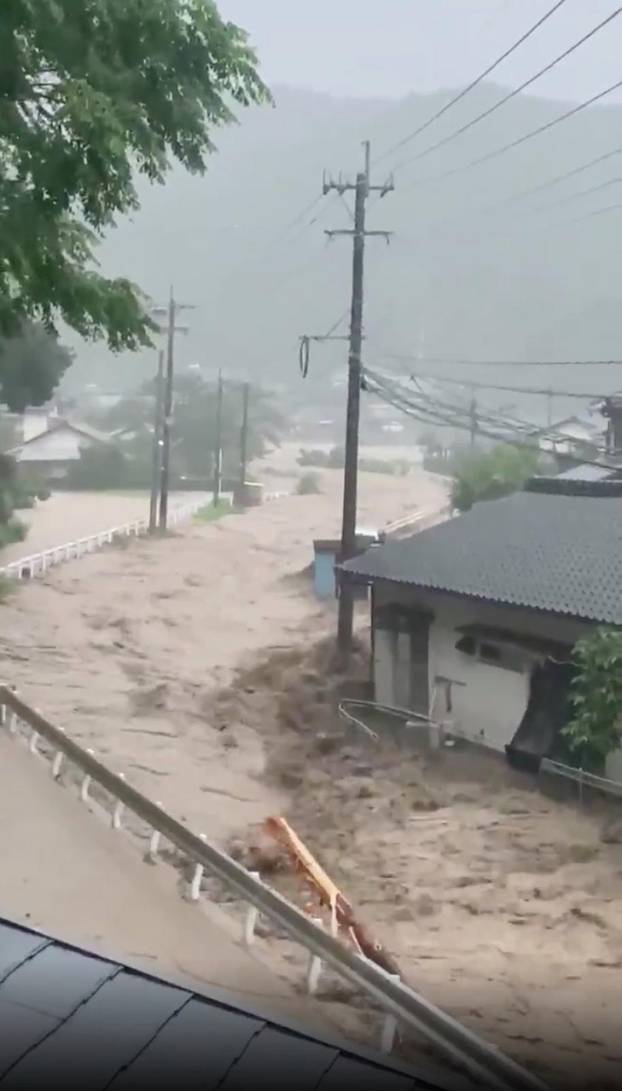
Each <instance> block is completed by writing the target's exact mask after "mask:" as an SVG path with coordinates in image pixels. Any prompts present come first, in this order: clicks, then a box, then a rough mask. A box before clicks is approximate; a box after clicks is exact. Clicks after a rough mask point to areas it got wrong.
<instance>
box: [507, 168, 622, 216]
mask: <svg viewBox="0 0 622 1091" xmlns="http://www.w3.org/2000/svg"><path fill="white" fill-rule="evenodd" d="M620 182H622V177H620V176H619V175H618V176H617V177H616V178H608V179H607V181H606V182H599V184H598V185H597V186H590V187H589V189H580V190H578V192H577V193H569V194H568V195H567V196H566V197H562V198H560V200H558V201H545V202H544V204H541V205H535V206H534V207H533V208H528V209H526V210H525V213H524V214H525V215H527V216H530V215H532V214H533V213H534V212H549V211H550V210H551V209H552V208H561V207H562V206H563V205H567V204H569V203H570V202H571V201H578V200H579V199H580V198H581V197H589V196H591V195H592V194H593V193H600V192H601V191H602V190H603V189H609V187H610V186H616V185H619V184H620ZM569 222H570V223H572V222H573V221H572V220H570V221H569Z"/></svg>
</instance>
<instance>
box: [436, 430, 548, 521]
mask: <svg viewBox="0 0 622 1091" xmlns="http://www.w3.org/2000/svg"><path fill="white" fill-rule="evenodd" d="M539 459H540V454H539V451H538V449H537V448H529V447H510V446H508V445H506V444H501V445H500V446H498V447H495V448H494V449H493V450H492V451H488V452H485V453H482V452H473V453H471V452H466V453H463V454H462V456H461V457H460V458H457V459H456V463H455V465H454V467H453V475H454V481H453V485H452V494H451V495H452V504H453V506H454V508H457V509H458V511H463V512H464V511H469V510H470V509H471V508H472V507H473V505H474V504H476V503H477V502H478V501H480V500H496V499H498V498H499V497H501V496H509V494H510V493H513V492H516V491H517V490H518V489H521V488H522V487H523V485H524V484H525V482H526V481H527V479H528V478H529V477H532V476H533V474H535V473H536V472H537V470H538V464H539Z"/></svg>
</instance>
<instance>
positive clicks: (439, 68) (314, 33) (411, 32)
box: [218, 0, 622, 101]
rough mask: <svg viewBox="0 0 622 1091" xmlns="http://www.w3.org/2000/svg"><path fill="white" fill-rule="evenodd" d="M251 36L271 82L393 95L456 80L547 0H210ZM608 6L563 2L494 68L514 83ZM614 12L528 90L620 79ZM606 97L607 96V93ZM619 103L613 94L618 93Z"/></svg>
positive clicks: (592, 89)
mask: <svg viewBox="0 0 622 1091" xmlns="http://www.w3.org/2000/svg"><path fill="white" fill-rule="evenodd" d="M218 4H219V8H220V11H221V13H222V15H223V16H224V17H225V18H227V19H231V20H232V21H233V22H236V23H238V24H239V25H240V26H243V27H244V28H245V29H246V30H247V31H248V32H249V34H250V35H251V38H252V40H253V43H254V44H255V46H256V48H257V50H258V52H259V55H260V59H261V63H262V73H263V76H264V78H265V79H266V80H267V82H268V83H270V84H271V85H274V84H283V83H285V84H290V85H292V86H296V87H305V88H312V89H314V90H318V91H324V92H328V93H330V94H334V95H352V96H356V97H362V96H366V97H388V96H390V97H401V96H403V95H407V94H408V93H409V92H411V91H419V92H421V91H423V92H430V91H435V90H438V89H439V88H447V87H455V86H459V85H461V84H464V83H465V82H467V81H468V80H470V79H471V78H473V76H475V75H476V74H477V73H478V72H479V71H480V70H481V69H482V68H485V67H486V66H487V64H489V63H490V62H491V61H492V60H493V59H494V58H495V57H496V56H497V55H498V54H499V53H502V52H503V50H504V49H505V48H507V47H508V46H509V45H510V44H511V43H512V42H513V41H514V40H515V39H516V38H517V37H519V36H520V35H521V33H523V32H524V31H525V30H526V29H527V27H528V26H530V25H531V24H532V23H533V22H535V21H536V19H538V18H539V17H540V16H541V15H542V14H543V13H544V12H545V11H547V10H548V9H549V8H550V7H552V5H553V0H312V2H310V3H309V2H307V0H218ZM617 6H618V5H617V4H616V3H615V2H614V0H567V2H566V4H565V5H564V6H563V7H562V8H561V9H560V11H559V12H557V13H556V14H555V15H554V16H553V17H552V18H551V19H550V21H549V22H548V23H546V24H545V25H544V26H543V27H542V29H541V30H540V31H538V33H537V34H536V35H534V37H533V38H532V39H531V40H530V41H529V42H528V43H527V44H526V45H525V46H524V47H523V48H522V49H520V50H519V51H518V52H517V53H516V54H515V55H514V56H513V57H512V58H510V59H509V60H508V61H506V62H505V63H504V65H503V66H502V67H501V68H499V69H498V71H497V73H496V74H495V77H496V79H497V80H498V82H500V83H504V84H508V85H513V84H517V83H520V82H522V80H523V79H525V78H526V77H527V76H529V75H530V74H531V73H532V72H534V71H536V70H537V69H538V68H541V67H543V66H544V65H545V64H546V63H548V61H550V60H551V59H552V58H553V57H554V56H555V55H556V54H557V53H560V52H561V51H562V50H563V49H564V48H565V47H566V46H568V45H570V44H571V43H572V42H573V41H575V40H576V39H577V38H579V37H581V36H582V34H584V33H585V32H586V31H587V30H589V29H590V28H591V27H592V26H594V25H595V24H596V23H598V22H600V20H601V19H603V18H605V17H606V16H607V15H608V14H609V13H610V12H612V11H613V10H614V9H615V8H616V7H617ZM621 57H622V16H620V17H619V18H618V19H616V20H615V21H614V22H613V24H610V25H609V26H608V27H606V28H605V29H604V30H603V31H601V32H600V34H598V35H597V36H596V37H595V38H594V39H593V40H592V41H591V42H589V43H587V44H586V45H585V46H584V47H582V48H581V49H580V50H578V52H577V53H576V54H575V56H573V57H571V58H570V59H569V60H568V61H565V62H563V63H562V64H560V65H559V66H558V68H557V69H556V70H555V71H554V72H553V73H551V74H550V75H547V76H545V77H543V78H542V80H541V81H539V82H538V83H537V84H536V86H535V87H534V90H533V93H534V94H541V95H545V96H547V97H550V98H571V99H581V98H588V97H590V96H591V95H592V94H595V93H597V92H598V91H600V90H601V89H603V88H604V87H606V86H607V85H608V84H611V83H614V82H615V81H616V80H617V79H620V78H621V77H622V70H621V69H622V65H621V63H620V58H621ZM612 97H613V96H612ZM618 101H622V96H618Z"/></svg>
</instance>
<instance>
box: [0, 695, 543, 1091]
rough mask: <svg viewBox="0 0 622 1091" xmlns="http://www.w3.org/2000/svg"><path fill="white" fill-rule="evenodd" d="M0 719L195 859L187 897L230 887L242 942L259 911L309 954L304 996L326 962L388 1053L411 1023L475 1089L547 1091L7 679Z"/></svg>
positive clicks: (85, 788)
mask: <svg viewBox="0 0 622 1091" xmlns="http://www.w3.org/2000/svg"><path fill="white" fill-rule="evenodd" d="M0 724H1V725H3V726H4V728H5V729H6V730H8V732H9V734H10V735H12V736H19V735H21V734H22V733H23V728H25V729H26V732H27V735H28V749H29V751H30V753H31V754H33V755H35V756H38V757H48V758H50V759H51V773H52V776H53V777H54V778H55V779H56V780H57V779H58V778H59V776H60V774H61V768H62V766H63V764H64V763H71V764H72V765H73V766H75V767H77V769H78V771H79V776H78V779H79V782H80V789H79V791H80V798H81V800H82V802H83V803H86V804H88V803H89V790H90V788H91V785H92V784H97V785H99V787H100V788H101V789H103V790H104V791H105V793H106V795H107V797H108V798H109V799H111V810H110V825H111V828H112V830H114V831H119V830H121V829H122V827H123V816H124V812H125V811H126V810H127V811H131V812H133V814H134V815H135V816H137V817H138V818H139V819H140V820H141V822H143V823H144V824H145V825H146V827H147V831H148V837H149V852H148V856H149V858H150V859H152V860H154V859H156V858H157V854H158V852H159V850H160V847H161V841H162V839H163V838H166V840H167V841H168V842H169V843H170V844H172V845H173V846H174V847H175V848H176V849H177V850H178V851H179V852H181V853H182V855H183V856H184V857H185V858H186V859H187V860H188V861H189V862H190V863H191V865H192V871H191V878H190V882H189V886H188V891H187V896H188V897H189V898H190V899H191V900H192V901H195V902H196V901H198V900H199V898H200V896H201V883H202V879H203V875H204V873H205V872H208V873H211V874H212V875H213V876H215V877H216V878H217V879H219V880H220V881H221V882H223V883H225V884H226V885H227V886H228V887H229V888H230V889H231V890H232V891H234V892H235V893H236V894H237V895H238V897H239V898H240V899H241V900H243V901H244V902H246V903H247V906H248V909H247V912H246V915H245V919H244V924H243V940H244V942H245V943H246V944H247V945H250V944H252V943H254V942H256V934H255V926H256V923H257V919H258V916H259V914H261V915H262V916H263V917H264V918H266V919H268V920H270V921H271V922H272V924H274V925H276V926H277V927H278V928H279V929H282V930H284V931H285V933H286V934H287V936H288V937H289V938H290V939H291V940H293V941H294V942H296V943H298V944H301V945H302V946H303V947H304V948H305V949H306V951H307V953H308V961H307V969H306V978H305V987H306V991H307V993H308V994H309V995H313V994H315V993H316V991H317V987H318V979H319V977H320V974H321V972H322V970H323V968H324V967H326V966H328V967H330V969H331V970H332V971H333V972H336V973H337V974H339V975H340V976H341V977H342V978H345V980H346V981H348V982H349V983H350V985H353V986H355V987H356V988H357V989H359V990H360V991H362V992H364V993H366V994H367V995H368V996H369V997H371V998H372V1000H373V1001H374V1002H375V1004H376V1005H377V1006H379V1007H380V1009H381V1011H383V1012H384V1015H381V1026H380V1028H379V1031H380V1043H381V1047H382V1049H383V1050H384V1051H385V1052H390V1051H391V1050H392V1049H393V1047H394V1045H395V1042H396V1038H397V1036H398V1033H399V1032H400V1031H401V1032H403V1031H405V1030H407V1029H409V1030H411V1031H414V1032H415V1033H416V1035H417V1036H418V1037H419V1038H421V1037H423V1038H424V1039H426V1040H427V1041H428V1042H430V1043H431V1044H432V1045H433V1046H434V1047H435V1050H436V1052H437V1053H438V1054H439V1055H442V1056H444V1057H445V1058H446V1059H448V1060H450V1061H451V1062H452V1063H453V1064H457V1065H459V1066H460V1068H462V1069H463V1070H466V1071H467V1072H468V1073H469V1074H470V1076H471V1078H472V1079H473V1080H474V1081H475V1084H476V1085H477V1086H478V1087H483V1088H494V1089H495V1091H547V1089H546V1086H545V1085H544V1084H543V1083H542V1082H541V1081H540V1080H539V1079H538V1078H537V1077H536V1076H534V1075H533V1074H532V1073H530V1072H527V1071H526V1070H525V1069H523V1068H521V1067H520V1066H519V1065H518V1064H516V1062H515V1061H513V1060H511V1059H510V1058H509V1057H507V1056H506V1055H505V1054H504V1053H502V1052H501V1051H500V1050H499V1049H498V1048H497V1047H496V1046H493V1045H491V1044H490V1043H488V1042H485V1041H484V1040H483V1039H482V1038H479V1037H478V1036H477V1035H476V1034H474V1033H473V1032H472V1031H471V1030H469V1029H468V1028H467V1027H465V1026H463V1025H462V1023H459V1022H458V1021H457V1020H455V1019H453V1018H452V1017H451V1016H449V1015H447V1014H446V1013H445V1012H443V1011H441V1010H440V1008H437V1007H435V1006H434V1005H433V1004H431V1003H430V1002H429V1001H427V1000H426V999H425V998H424V997H423V996H421V995H420V994H419V993H417V992H415V990H414V989H412V988H411V987H410V986H409V985H408V984H406V982H404V981H402V980H400V979H399V978H397V977H395V976H393V975H391V974H388V973H387V972H386V971H385V970H383V969H382V968H381V967H380V966H378V965H376V964H375V963H374V962H370V961H369V960H368V959H367V958H365V957H364V956H362V955H360V954H359V953H358V952H356V951H353V950H351V949H350V948H348V947H346V946H345V945H344V944H343V943H342V941H341V940H340V939H339V938H338V937H337V936H334V935H332V934H331V933H330V930H326V931H325V930H324V929H323V928H322V926H321V922H320V921H319V920H314V919H312V918H310V917H308V916H306V915H305V914H304V913H303V912H301V910H299V909H298V908H297V907H296V906H294V905H292V903H291V902H288V901H287V900H286V899H285V898H284V897H282V895H281V894H279V893H277V891H276V890H273V889H272V888H271V887H270V886H268V885H267V884H266V883H264V882H263V881H262V880H261V877H260V876H259V874H258V873H256V872H249V871H247V870H246V868H244V867H243V866H242V865H241V864H239V863H238V862H237V861H235V860H234V859H233V858H232V857H230V856H228V855H227V854H226V853H224V852H222V851H221V850H220V849H218V848H216V847H215V846H214V845H212V844H210V843H209V841H208V840H207V838H206V836H205V835H204V834H200V835H198V836H197V834H195V833H193V832H192V831H191V830H189V829H188V828H187V827H186V826H184V825H183V824H182V823H181V822H178V821H177V819H175V818H173V816H172V815H170V814H168V813H167V812H166V811H164V810H163V809H162V807H161V806H160V804H158V803H153V802H152V801H151V800H150V799H148V798H147V796H144V795H143V794H142V793H141V792H139V791H138V790H137V789H136V788H133V787H132V786H131V785H130V784H128V782H127V781H126V779H125V777H124V776H123V775H122V774H117V773H113V772H112V771H111V770H110V769H109V768H108V767H107V766H105V765H104V764H103V763H102V762H101V761H100V760H99V759H98V758H96V757H95V756H94V754H93V751H92V750H85V749H83V748H82V747H81V746H80V745H79V743H77V742H76V741H75V740H74V739H72V738H70V737H69V736H68V735H67V734H66V733H65V731H64V730H63V729H62V728H59V727H55V726H54V725H53V724H51V723H50V722H49V720H47V719H46V718H45V717H44V716H43V715H42V714H41V712H40V711H39V710H38V709H34V708H31V707H30V706H29V705H27V704H26V703H25V702H24V701H23V700H22V699H21V698H20V697H18V695H17V692H16V691H15V689H14V688H12V687H10V686H7V685H6V684H0ZM42 740H45V743H46V744H47V750H48V753H47V754H42V752H41V750H40V749H39V747H40V744H41V742H42Z"/></svg>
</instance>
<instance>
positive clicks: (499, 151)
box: [413, 80, 622, 186]
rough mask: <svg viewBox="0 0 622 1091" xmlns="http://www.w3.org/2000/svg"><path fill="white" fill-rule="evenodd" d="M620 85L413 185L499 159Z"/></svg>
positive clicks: (442, 177) (621, 85) (605, 95)
mask: <svg viewBox="0 0 622 1091" xmlns="http://www.w3.org/2000/svg"><path fill="white" fill-rule="evenodd" d="M619 87H622V80H618V81H617V82H616V83H613V84H611V86H610V87H606V88H605V90H604V91H599V92H598V94H597V95H592V97H591V98H589V99H585V100H584V101H583V102H580V103H578V104H577V105H576V106H573V107H572V108H571V109H570V110H566V111H565V112H564V113H563V114H559V115H558V117H555V118H553V120H552V121H547V122H546V123H545V124H544V125H539V126H538V128H537V129H531V130H530V131H529V132H528V133H524V134H523V135H522V136H519V137H517V138H516V140H511V141H510V142H509V143H508V144H503V145H502V146H501V147H499V148H494V149H493V151H491V152H487V154H486V155H481V156H479V157H478V158H477V159H472V160H471V161H470V162H469V163H463V164H462V165H461V166H459V167H454V168H453V169H452V170H448V171H444V172H443V173H442V174H435V175H430V177H429V178H422V179H419V180H418V181H416V182H414V183H413V185H415V186H418V185H424V184H425V183H427V182H441V181H444V179H446V178H453V177H454V176H455V175H457V174H462V173H463V172H464V171H467V170H471V169H472V168H473V167H479V166H481V165H482V164H484V163H489V162H490V161H491V160H492V159H497V158H498V157H499V156H500V155H504V154H505V153H506V152H508V151H511V150H512V149H513V148H518V147H519V146H520V145H521V144H525V143H526V142H527V141H528V140H532V139H533V137H535V136H540V135H541V134H542V133H545V132H548V131H549V130H550V129H552V128H554V127H555V126H556V125H559V124H561V122H562V121H568V120H569V118H571V117H574V116H575V115H576V114H579V113H581V112H582V111H583V110H587V109H588V107H589V106H593V105H594V103H595V102H600V101H601V100H602V99H604V98H606V97H607V95H611V94H612V93H613V92H614V91H617V90H618V88H619Z"/></svg>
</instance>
